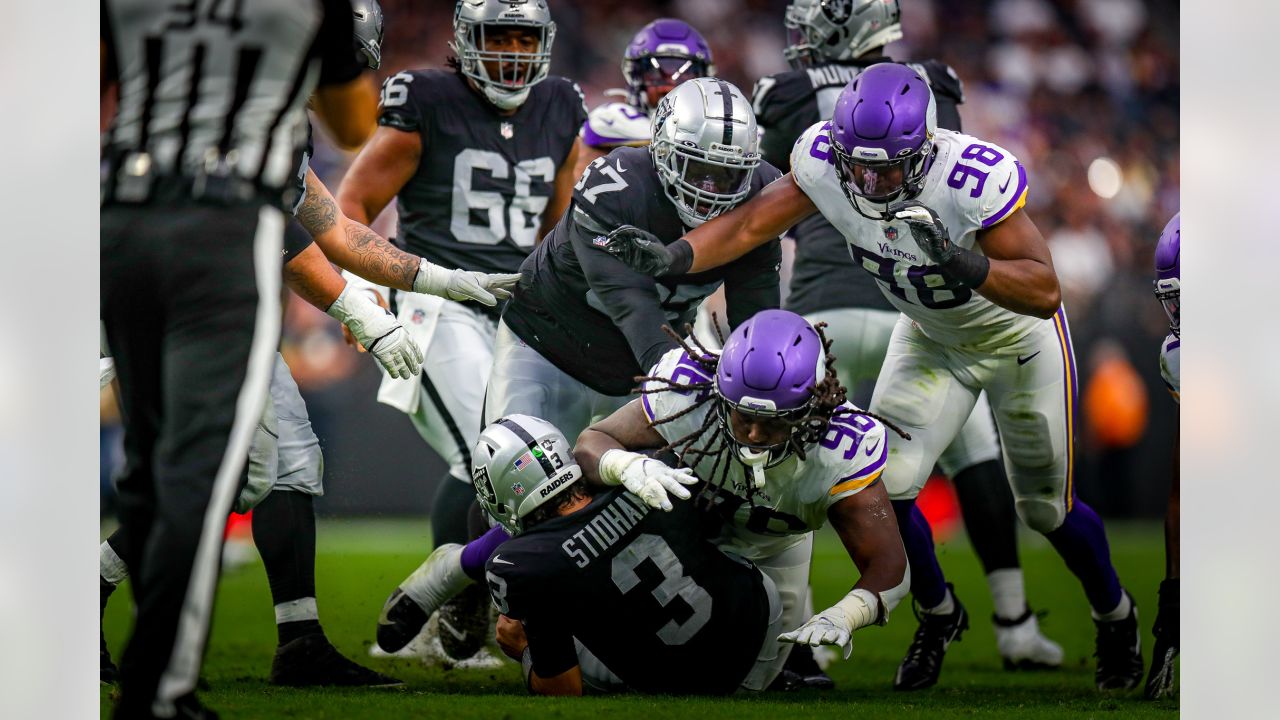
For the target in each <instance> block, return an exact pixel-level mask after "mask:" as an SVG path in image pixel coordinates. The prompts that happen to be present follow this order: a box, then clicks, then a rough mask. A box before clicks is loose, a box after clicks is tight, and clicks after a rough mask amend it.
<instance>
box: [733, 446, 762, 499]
mask: <svg viewBox="0 0 1280 720" xmlns="http://www.w3.org/2000/svg"><path fill="white" fill-rule="evenodd" d="M738 460H739V461H740V462H741V463H742V464H743V465H746V466H747V467H749V468H751V484H752V486H754V487H755V489H756V490H763V489H764V468H765V465H766V464H767V463H768V462H769V451H768V450H752V449H751V448H748V447H742V446H739V447H738Z"/></svg>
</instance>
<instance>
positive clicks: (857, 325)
mask: <svg viewBox="0 0 1280 720" xmlns="http://www.w3.org/2000/svg"><path fill="white" fill-rule="evenodd" d="M898 315H899V313H898V312H896V311H892V310H869V309H865V308H839V309H835V310H822V311H819V312H814V313H809V314H808V315H805V316H804V319H805V320H808V321H809V323H810V324H811V325H817V324H818V323H820V322H823V323H826V324H827V328H826V330H824V331H823V333H824V334H825V335H826V336H827V339H828V340H830V341H831V354H832V355H834V356H835V358H836V374H837V375H838V376H839V378H840V382H841V383H842V384H843V385H844V386H845V387H846V388H847V389H848V390H849V397H850V399H852V398H853V397H854V396H855V392H856V389H857V388H858V386H859V385H860V384H862V383H866V382H872V381H874V380H875V379H876V378H877V377H879V375H880V368H881V367H883V365H884V356H885V353H886V352H887V351H888V349H889V338H890V337H892V336H893V329H894V327H895V326H897V324H898Z"/></svg>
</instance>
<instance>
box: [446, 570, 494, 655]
mask: <svg viewBox="0 0 1280 720" xmlns="http://www.w3.org/2000/svg"><path fill="white" fill-rule="evenodd" d="M492 606H493V602H492V601H491V600H490V599H489V589H488V588H487V587H486V586H484V585H479V584H476V585H469V586H467V588H466V589H465V590H463V591H462V592H460V593H458V594H457V595H455V596H454V597H453V599H452V600H450V601H449V602H447V603H445V604H444V605H441V606H440V612H439V623H440V647H441V648H442V649H443V650H444V653H445V655H448V656H449V657H450V658H452V659H453V660H455V661H459V660H466V659H467V658H469V657H471V656H472V655H475V654H476V653H477V652H480V648H482V647H484V641H485V638H486V636H487V635H488V634H489V614H490V613H489V608H490V607H492Z"/></svg>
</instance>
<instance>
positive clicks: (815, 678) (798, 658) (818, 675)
mask: <svg viewBox="0 0 1280 720" xmlns="http://www.w3.org/2000/svg"><path fill="white" fill-rule="evenodd" d="M782 669H783V670H784V671H790V672H791V673H793V674H795V675H796V678H797V679H798V680H799V682H800V684H801V688H796V689H802V688H808V689H811V690H832V689H834V688H835V686H836V683H835V681H834V680H832V679H831V676H830V675H828V674H826V673H825V672H823V670H822V668H821V667H819V666H818V661H817V660H815V659H814V658H813V648H811V647H809V646H808V645H796V646H795V647H793V648H792V649H791V655H789V656H788V657H787V662H786V664H785V665H783V666H782Z"/></svg>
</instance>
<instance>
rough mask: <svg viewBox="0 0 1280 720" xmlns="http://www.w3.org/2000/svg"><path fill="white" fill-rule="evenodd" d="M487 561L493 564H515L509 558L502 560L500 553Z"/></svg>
mask: <svg viewBox="0 0 1280 720" xmlns="http://www.w3.org/2000/svg"><path fill="white" fill-rule="evenodd" d="M489 562H491V563H494V564H495V565H515V563H513V562H511V561H510V560H503V559H502V556H501V555H494V556H493V559H491V560H489Z"/></svg>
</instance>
